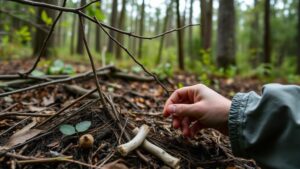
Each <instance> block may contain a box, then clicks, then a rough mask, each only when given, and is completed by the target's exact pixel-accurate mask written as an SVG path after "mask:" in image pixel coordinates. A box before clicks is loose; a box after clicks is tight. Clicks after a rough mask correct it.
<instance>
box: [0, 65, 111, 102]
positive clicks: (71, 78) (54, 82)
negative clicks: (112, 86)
mask: <svg viewBox="0 0 300 169" xmlns="http://www.w3.org/2000/svg"><path fill="white" fill-rule="evenodd" d="M108 68H111V66H107V67H103V68H100V69H98V71H100V70H102V71H104V70H105V69H108ZM101 73H102V74H103V72H98V73H97V75H99V74H101ZM91 74H92V71H89V72H87V73H82V74H79V75H77V76H74V77H68V78H65V79H58V80H53V81H49V82H44V83H40V84H36V85H33V86H29V87H26V88H22V89H17V90H14V91H10V92H5V93H0V98H1V97H5V96H8V95H11V94H16V93H21V92H25V91H28V90H33V89H38V88H41V87H45V86H48V85H53V84H57V83H65V82H69V81H72V80H75V79H80V78H86V77H88V76H90V75H91Z"/></svg>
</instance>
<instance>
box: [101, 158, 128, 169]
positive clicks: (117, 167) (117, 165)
mask: <svg viewBox="0 0 300 169" xmlns="http://www.w3.org/2000/svg"><path fill="white" fill-rule="evenodd" d="M124 163H125V161H124V160H123V159H118V160H116V161H113V162H110V163H107V164H105V165H104V166H103V167H102V169H128V167H127V166H126V165H125V164H124Z"/></svg>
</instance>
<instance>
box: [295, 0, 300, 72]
mask: <svg viewBox="0 0 300 169" xmlns="http://www.w3.org/2000/svg"><path fill="white" fill-rule="evenodd" d="M297 30H298V31H297V34H298V36H297V40H296V44H298V47H297V52H298V59H297V60H298V64H297V73H298V74H300V1H298V28H297Z"/></svg>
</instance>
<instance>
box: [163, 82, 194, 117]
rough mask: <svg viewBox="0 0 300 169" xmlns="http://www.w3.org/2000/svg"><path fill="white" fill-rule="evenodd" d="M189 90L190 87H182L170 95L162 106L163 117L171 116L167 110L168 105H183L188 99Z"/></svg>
mask: <svg viewBox="0 0 300 169" xmlns="http://www.w3.org/2000/svg"><path fill="white" fill-rule="evenodd" d="M189 88H190V87H183V88H180V89H177V90H175V91H174V92H173V93H172V94H171V96H170V97H169V98H168V100H167V101H166V104H165V106H164V110H163V114H164V116H165V117H169V116H170V115H171V113H170V112H169V111H168V109H167V107H168V106H169V105H170V104H177V103H184V102H185V101H186V100H187V99H188V91H189V90H190V89H189Z"/></svg>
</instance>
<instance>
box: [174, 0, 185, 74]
mask: <svg viewBox="0 0 300 169" xmlns="http://www.w3.org/2000/svg"><path fill="white" fill-rule="evenodd" d="M176 15H177V27H178V28H180V27H181V18H180V10H179V0H176ZM177 45H178V66H179V69H180V70H184V53H183V37H182V30H179V31H177Z"/></svg>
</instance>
